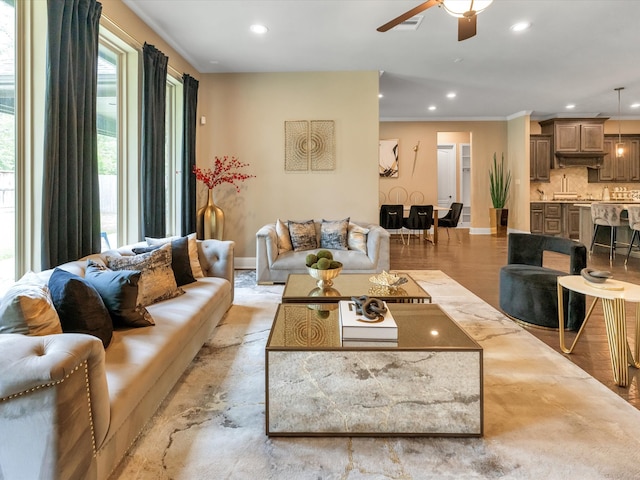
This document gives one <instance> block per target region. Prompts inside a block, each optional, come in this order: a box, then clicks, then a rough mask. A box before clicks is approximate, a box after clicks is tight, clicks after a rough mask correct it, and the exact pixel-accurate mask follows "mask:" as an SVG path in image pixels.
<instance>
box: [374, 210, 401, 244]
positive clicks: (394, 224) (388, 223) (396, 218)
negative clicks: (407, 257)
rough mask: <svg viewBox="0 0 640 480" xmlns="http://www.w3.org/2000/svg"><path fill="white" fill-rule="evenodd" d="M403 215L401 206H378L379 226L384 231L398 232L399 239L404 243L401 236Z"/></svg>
mask: <svg viewBox="0 0 640 480" xmlns="http://www.w3.org/2000/svg"><path fill="white" fill-rule="evenodd" d="M403 215H404V206H403V205H400V204H398V205H389V204H385V205H381V206H380V226H381V227H382V228H384V229H385V230H395V231H396V232H400V239H401V240H402V243H404V237H403V236H402V220H403Z"/></svg>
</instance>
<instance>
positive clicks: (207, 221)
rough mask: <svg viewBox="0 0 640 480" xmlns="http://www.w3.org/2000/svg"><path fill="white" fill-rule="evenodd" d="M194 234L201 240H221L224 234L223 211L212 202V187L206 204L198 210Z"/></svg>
mask: <svg viewBox="0 0 640 480" xmlns="http://www.w3.org/2000/svg"><path fill="white" fill-rule="evenodd" d="M196 219H197V223H196V235H197V237H198V238H199V239H201V240H208V239H210V238H213V239H216V240H222V236H223V234H224V212H223V211H222V209H221V208H220V207H218V206H217V205H216V204H215V203H214V202H213V189H212V188H210V189H209V198H208V200H207V204H206V205H205V206H204V207H202V208H201V209H199V210H198V214H197V217H196Z"/></svg>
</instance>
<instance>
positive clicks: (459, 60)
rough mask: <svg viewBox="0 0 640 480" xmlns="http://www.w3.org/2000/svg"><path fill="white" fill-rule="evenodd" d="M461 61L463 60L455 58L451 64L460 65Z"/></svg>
mask: <svg viewBox="0 0 640 480" xmlns="http://www.w3.org/2000/svg"><path fill="white" fill-rule="evenodd" d="M462 60H464V59H463V58H462V57H456V58H454V59H453V63H460V62H461V61H462Z"/></svg>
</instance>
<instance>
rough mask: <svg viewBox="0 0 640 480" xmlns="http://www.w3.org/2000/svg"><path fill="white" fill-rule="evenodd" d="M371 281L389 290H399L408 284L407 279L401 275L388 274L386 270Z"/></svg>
mask: <svg viewBox="0 0 640 480" xmlns="http://www.w3.org/2000/svg"><path fill="white" fill-rule="evenodd" d="M369 281H370V282H371V283H373V284H375V285H379V286H381V287H388V288H398V287H399V286H400V285H404V284H405V283H407V282H408V280H407V277H401V276H400V275H396V274H394V273H388V272H386V271H384V270H383V271H382V273H380V274H378V275H374V276H373V277H371V278H370V279H369Z"/></svg>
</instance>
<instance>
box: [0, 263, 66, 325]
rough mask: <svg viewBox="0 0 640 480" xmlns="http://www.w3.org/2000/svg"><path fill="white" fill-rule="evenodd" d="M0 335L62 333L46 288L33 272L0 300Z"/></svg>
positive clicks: (12, 287)
mask: <svg viewBox="0 0 640 480" xmlns="http://www.w3.org/2000/svg"><path fill="white" fill-rule="evenodd" d="M0 333H22V334H23V335H51V334H54V333H62V327H61V326H60V318H59V317H58V312H56V309H55V307H54V305H53V301H52V300H51V293H50V292H49V287H47V285H46V283H45V282H44V281H42V280H41V279H40V278H39V277H38V275H36V274H35V273H33V272H27V273H25V274H24V276H23V277H22V278H21V279H20V280H18V281H17V282H16V283H14V284H13V285H12V286H11V287H10V288H9V290H7V292H6V293H5V295H4V297H2V300H0Z"/></svg>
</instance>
